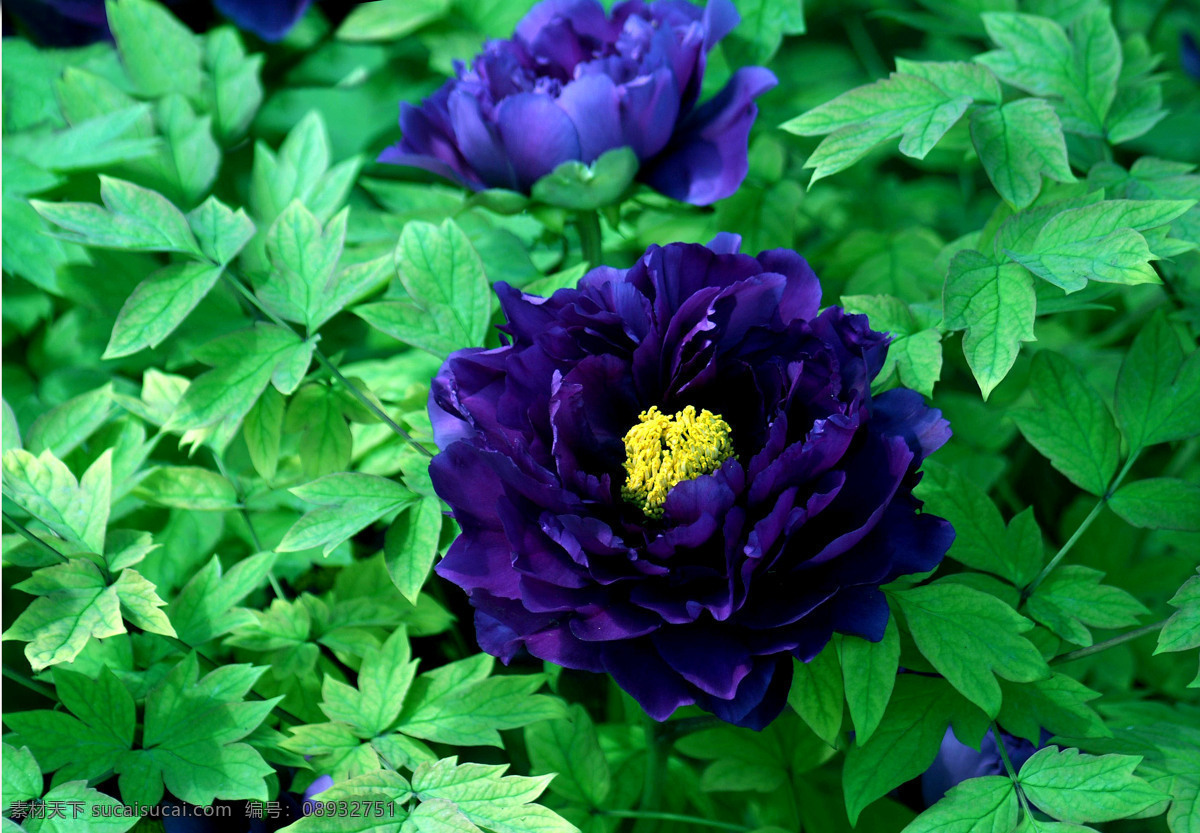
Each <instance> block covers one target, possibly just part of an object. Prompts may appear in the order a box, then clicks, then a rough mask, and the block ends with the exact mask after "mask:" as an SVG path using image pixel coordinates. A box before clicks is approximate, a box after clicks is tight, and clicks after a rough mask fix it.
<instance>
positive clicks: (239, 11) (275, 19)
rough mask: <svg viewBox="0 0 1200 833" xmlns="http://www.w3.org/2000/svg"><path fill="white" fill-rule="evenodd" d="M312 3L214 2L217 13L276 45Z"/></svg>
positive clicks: (306, 0) (280, 0)
mask: <svg viewBox="0 0 1200 833" xmlns="http://www.w3.org/2000/svg"><path fill="white" fill-rule="evenodd" d="M311 2H312V0H213V5H215V6H216V7H217V11H219V12H221V14H223V15H225V16H226V17H228V18H229V19H230V20H232V21H233V22H234V23H236V24H237V25H238V27H240V28H242V29H246V30H248V31H251V32H253V33H254V34H256V35H258V36H259V37H260V38H262V39H263V40H265V41H277V40H279V39H281V38H282V37H283V36H284V35H286V34H287V33H288V32H289V31H290V30H291V28H292V27H293V26H295V25H296V21H298V20H299V19H300V18H301V17H303V16H304V12H305V11H306V10H307V9H308V6H309V4H310V3H311Z"/></svg>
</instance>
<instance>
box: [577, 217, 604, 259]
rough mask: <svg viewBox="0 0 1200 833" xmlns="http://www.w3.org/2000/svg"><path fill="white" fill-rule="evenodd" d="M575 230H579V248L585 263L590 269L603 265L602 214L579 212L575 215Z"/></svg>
mask: <svg viewBox="0 0 1200 833" xmlns="http://www.w3.org/2000/svg"><path fill="white" fill-rule="evenodd" d="M575 228H577V229H578V230H579V246H580V248H581V249H582V251H583V259H584V261H586V262H587V265H588V266H589V267H590V268H595V267H597V266H599V265H601V263H602V262H603V257H604V253H603V252H602V251H601V248H600V239H601V238H600V212H599V211H580V212H578V213H577V214H576V215H575Z"/></svg>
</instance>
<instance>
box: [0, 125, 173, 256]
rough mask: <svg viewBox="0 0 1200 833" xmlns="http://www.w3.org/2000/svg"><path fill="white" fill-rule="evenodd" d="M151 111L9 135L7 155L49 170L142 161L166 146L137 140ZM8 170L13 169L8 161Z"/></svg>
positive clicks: (104, 166) (85, 168)
mask: <svg viewBox="0 0 1200 833" xmlns="http://www.w3.org/2000/svg"><path fill="white" fill-rule="evenodd" d="M149 112H150V106H149V105H148V104H135V105H133V106H130V107H126V108H124V109H121V110H117V111H115V112H112V113H107V114H105V115H103V116H96V117H95V118H90V119H86V120H84V121H80V122H78V123H76V124H73V125H72V126H71V127H70V128H68V129H66V130H60V131H56V132H53V133H51V132H49V131H44V130H37V131H32V132H29V133H20V134H16V135H12V134H9V135H8V136H6V137H5V142H4V152H5V154H6V155H7V154H8V153H13V154H16V155H19V156H20V157H22V158H24V159H27V160H29V161H30V162H33V163H35V164H37V165H39V166H40V167H42V168H44V169H45V170H47V171H87V170H97V169H104V168H107V167H109V166H111V165H114V164H116V163H119V162H127V161H131V160H135V159H142V158H144V157H146V156H149V155H150V154H152V153H154V152H155V151H157V150H159V149H160V148H161V147H162V141H161V140H160V139H157V138H139V137H137V133H138V131H137V130H136V128H137V127H138V126H139V125H140V124H143V123H144V120H145V119H146V118H147V116H148V114H149ZM129 134H133V135H132V136H130V135H129ZM5 167H6V170H7V169H8V168H9V166H8V163H7V162H6V163H5ZM5 236H7V235H5Z"/></svg>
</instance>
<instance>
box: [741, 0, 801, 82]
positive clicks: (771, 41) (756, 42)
mask: <svg viewBox="0 0 1200 833" xmlns="http://www.w3.org/2000/svg"><path fill="white" fill-rule="evenodd" d="M734 5H735V6H736V7H737V10H738V15H739V16H740V17H741V22H740V23H739V24H738V25H737V27H736V28H735V29H734V30H733V31H732V32H731V33H730V34H729V35H728V36H727V38H726V40H724V41H722V42H721V51H722V52H724V53H725V57H726V59H727V60H728V61H729V63H730V64H731V65H732V66H751V65H754V64H765V63H766V62H767V61H769V60H770V59H771V58H772V56H774V55H775V53H776V52H777V51H778V50H779V45H780V43H781V42H782V41H783V36H784V35H802V34H804V32H805V24H804V2H803V0H796V2H793V0H736V2H735V3H734Z"/></svg>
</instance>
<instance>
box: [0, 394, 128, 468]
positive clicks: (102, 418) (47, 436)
mask: <svg viewBox="0 0 1200 833" xmlns="http://www.w3.org/2000/svg"><path fill="white" fill-rule="evenodd" d="M111 410H112V384H107V385H103V386H101V387H98V388H96V389H95V390H93V391H88V392H87V393H82V394H80V395H79V396H76V397H74V398H72V399H68V400H67V401H66V402H64V403H62V404H61V405H58V406H56V407H54V408H51V409H50V410H48V411H46V412H45V413H43V414H42V415H41V416H39V417H38V418H37V419H35V420H34V421H33V425H30V426H29V432H28V433H27V434H26V435H25V448H26V449H27V450H28V451H29V452H30V453H32V454H41V453H42V452H43V451H46V450H47V449H49V451H50V453H51V454H53V455H54V456H55V457H57V458H59V459H60V460H61V459H62V458H64V457H66V456H67V455H68V454H70V453H71V452H72V451H74V450H75V449H76V448H78V447H79V446H80V445H81V444H82V443H83V442H84V441H85V440H87V439H88V438H89V437H91V436H92V434H94V433H96V431H97V430H98V429H99V428H100V426H101V425H103V424H104V423H105V422H106V421H107V420H108V415H109V412H110V411H111ZM15 445H17V446H20V445H21V443H20V442H19V441H18V442H17V443H15ZM11 447H12V446H10V445H9V444H8V443H5V448H11Z"/></svg>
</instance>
